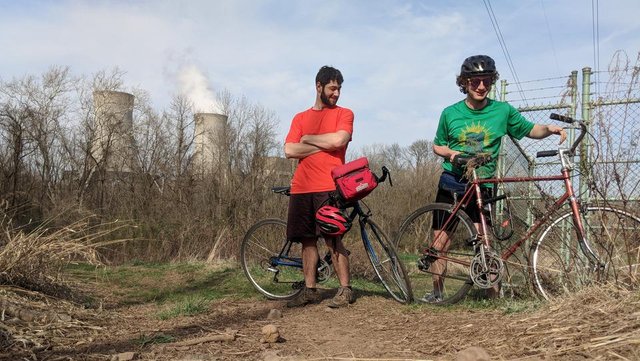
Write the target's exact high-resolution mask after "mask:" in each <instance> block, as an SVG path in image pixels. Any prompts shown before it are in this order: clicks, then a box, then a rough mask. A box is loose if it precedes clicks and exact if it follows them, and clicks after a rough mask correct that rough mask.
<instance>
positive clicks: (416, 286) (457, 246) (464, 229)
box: [395, 203, 476, 304]
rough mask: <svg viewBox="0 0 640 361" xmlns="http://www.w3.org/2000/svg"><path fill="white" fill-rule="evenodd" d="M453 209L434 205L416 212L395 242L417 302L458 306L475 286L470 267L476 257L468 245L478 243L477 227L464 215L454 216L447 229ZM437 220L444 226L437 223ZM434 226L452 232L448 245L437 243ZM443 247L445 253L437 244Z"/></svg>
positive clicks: (401, 228)
mask: <svg viewBox="0 0 640 361" xmlns="http://www.w3.org/2000/svg"><path fill="white" fill-rule="evenodd" d="M450 209H451V206H450V205H448V204H442V203H434V204H431V205H428V206H426V207H423V208H420V209H418V210H416V211H415V212H413V213H412V214H411V215H409V217H407V219H406V220H405V221H404V222H403V223H402V225H401V227H400V230H399V232H398V236H397V237H396V239H395V244H396V247H397V250H398V252H400V254H401V257H402V258H403V260H405V266H406V268H407V275H408V277H409V282H410V283H411V288H412V290H413V292H414V294H415V295H416V299H418V300H420V298H423V302H429V303H435V304H450V303H455V302H458V301H459V300H461V299H462V298H463V297H464V296H465V295H466V293H467V292H468V291H469V289H470V288H471V286H472V283H471V279H470V278H469V265H470V264H471V260H472V259H473V256H474V253H473V247H472V246H471V245H470V244H469V241H470V240H473V239H475V235H476V233H475V232H476V231H475V226H474V225H473V223H472V222H471V220H470V219H469V217H468V216H467V215H466V214H464V213H463V212H462V211H460V212H459V213H457V214H456V215H454V217H453V218H452V219H451V220H450V222H449V223H448V225H444V222H445V220H446V219H447V218H449V216H450V215H451V213H450ZM438 220H441V222H439V223H438ZM434 224H442V225H443V226H442V227H443V228H444V229H448V230H449V231H448V232H446V235H447V237H448V238H447V241H446V242H436V240H435V235H436V233H435V232H434V229H433V226H434ZM444 234H445V232H441V233H440V235H444ZM442 243H445V244H447V247H448V250H447V251H446V252H445V251H443V250H442V246H440V247H436V244H442ZM430 249H435V250H436V252H435V254H431V253H430V252H431V251H429V250H430ZM425 251H427V252H425ZM440 257H446V258H447V259H448V260H446V261H445V260H444V259H440ZM437 262H439V263H437ZM440 285H441V286H440ZM437 291H440V292H437ZM438 293H439V294H440V297H441V298H440V299H437V298H429V295H433V294H436V295H437V294H438ZM425 295H426V296H427V298H426V299H424V296H425Z"/></svg>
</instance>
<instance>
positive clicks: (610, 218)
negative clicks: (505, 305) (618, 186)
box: [530, 206, 640, 300]
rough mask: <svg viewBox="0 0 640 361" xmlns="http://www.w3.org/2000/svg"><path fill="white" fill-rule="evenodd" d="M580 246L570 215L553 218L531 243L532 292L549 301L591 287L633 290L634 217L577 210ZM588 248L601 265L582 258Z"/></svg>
mask: <svg viewBox="0 0 640 361" xmlns="http://www.w3.org/2000/svg"><path fill="white" fill-rule="evenodd" d="M581 214H582V220H583V222H582V223H583V224H584V228H585V233H586V244H585V245H583V246H581V245H580V243H579V242H578V239H577V233H576V230H575V226H574V224H573V213H572V212H567V213H564V214H563V215H561V216H560V217H559V218H557V219H555V220H554V221H553V222H551V223H550V224H549V226H548V227H547V228H546V229H545V230H544V231H543V232H542V233H540V237H539V238H538V241H537V242H536V243H535V244H533V245H532V249H531V253H530V264H531V266H532V272H531V277H532V282H533V285H534V289H535V290H536V292H537V293H538V294H539V295H540V296H541V297H543V298H545V299H547V300H549V299H552V298H554V297H558V296H563V295H567V294H570V293H574V292H577V291H580V290H581V289H583V288H585V287H588V286H591V285H597V284H605V283H612V284H614V285H616V286H620V287H625V288H630V289H631V288H636V287H637V286H638V279H639V278H638V277H640V218H638V217H637V216H635V215H632V214H631V213H629V212H626V211H624V210H620V209H616V208H610V207H600V206H592V207H587V208H585V209H584V210H583V211H582V213H581ZM585 246H586V247H588V248H589V249H591V250H592V251H593V252H594V253H595V254H596V255H597V257H598V258H599V259H600V261H601V266H602V267H597V266H596V264H595V263H594V262H593V260H592V259H591V258H590V257H589V256H587V254H588V251H587V249H586V248H584V247H585Z"/></svg>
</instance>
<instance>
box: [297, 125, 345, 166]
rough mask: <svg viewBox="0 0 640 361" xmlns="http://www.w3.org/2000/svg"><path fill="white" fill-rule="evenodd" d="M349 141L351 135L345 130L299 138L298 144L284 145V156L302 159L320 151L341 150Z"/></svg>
mask: <svg viewBox="0 0 640 361" xmlns="http://www.w3.org/2000/svg"><path fill="white" fill-rule="evenodd" d="M349 140H351V134H349V132H347V131H345V130H339V131H337V132H334V133H325V134H308V135H304V136H302V138H300V143H286V144H285V145H284V154H285V156H286V157H287V158H296V159H302V158H305V157H308V156H310V155H312V154H315V153H318V152H321V151H333V150H336V149H340V148H343V147H345V146H346V145H347V143H349Z"/></svg>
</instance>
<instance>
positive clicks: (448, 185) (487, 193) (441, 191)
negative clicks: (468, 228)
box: [433, 172, 493, 231]
mask: <svg viewBox="0 0 640 361" xmlns="http://www.w3.org/2000/svg"><path fill="white" fill-rule="evenodd" d="M467 182H468V181H467V179H466V178H463V177H461V176H458V175H455V174H453V173H451V172H443V173H442V175H441V176H440V181H439V183H438V193H437V194H436V202H438V203H448V204H453V201H454V199H453V195H454V194H455V195H456V199H457V200H458V201H460V200H461V199H462V197H463V196H464V193H465V190H466V187H467ZM480 192H481V193H482V198H483V199H487V198H490V197H493V188H485V187H482V188H480ZM463 210H464V211H465V213H467V215H469V218H471V220H472V221H473V222H474V223H480V212H479V210H478V206H477V204H476V195H475V193H474V194H473V195H472V196H471V201H470V202H469V206H468V207H466V208H463ZM449 215H451V213H449V212H442V211H441V212H434V214H433V229H436V230H439V229H442V225H443V223H444V222H445V221H446V219H447V218H448V217H449ZM455 226H456V224H451V225H450V226H449V227H447V230H448V231H451V230H453V229H454V228H455Z"/></svg>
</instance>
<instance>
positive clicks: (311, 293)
mask: <svg viewBox="0 0 640 361" xmlns="http://www.w3.org/2000/svg"><path fill="white" fill-rule="evenodd" d="M318 302H320V292H318V289H317V288H307V287H305V288H303V289H302V292H300V293H298V294H297V295H296V297H294V298H292V299H290V300H289V301H287V307H300V306H305V305H307V304H309V303H318Z"/></svg>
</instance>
